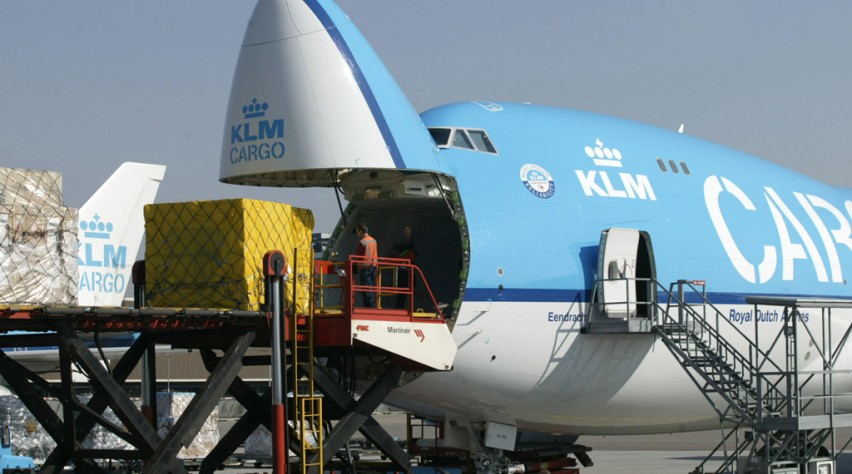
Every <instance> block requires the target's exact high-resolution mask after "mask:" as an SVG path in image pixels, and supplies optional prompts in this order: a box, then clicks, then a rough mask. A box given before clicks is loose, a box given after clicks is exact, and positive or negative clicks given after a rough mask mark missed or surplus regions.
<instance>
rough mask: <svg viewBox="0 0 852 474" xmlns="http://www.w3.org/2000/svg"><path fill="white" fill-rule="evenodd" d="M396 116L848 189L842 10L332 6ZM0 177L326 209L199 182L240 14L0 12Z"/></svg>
mask: <svg viewBox="0 0 852 474" xmlns="http://www.w3.org/2000/svg"><path fill="white" fill-rule="evenodd" d="M340 5H341V7H343V9H344V10H345V11H347V12H348V13H349V15H350V16H351V17H352V19H353V21H354V22H355V23H356V25H358V26H359V28H361V31H362V32H363V33H364V35H365V36H366V37H367V39H368V40H369V41H370V42H371V43H372V44H373V46H374V47H375V48H376V50H377V51H378V53H379V55H380V56H381V57H382V58H383V59H384V60H385V63H386V64H387V66H388V68H389V69H390V70H391V72H392V73H393V74H394V76H395V77H396V79H397V81H398V82H399V84H400V86H401V87H402V89H403V91H405V93H406V94H408V97H409V98H410V99H411V101H412V104H413V105H414V107H415V108H416V109H417V110H419V111H422V110H425V109H427V108H429V107H432V106H436V105H440V104H442V103H446V102H452V101H459V100H509V101H527V102H533V103H537V104H546V105H555V106H561V107H569V108H578V109H584V110H591V111H595V112H600V113H605V114H610V115H615V116H620V117H625V118H629V119H633V120H637V121H641V122H645V123H650V124H653V125H658V126H662V127H668V128H672V129H675V128H677V127H678V125H679V124H681V123H685V124H686V133H688V134H691V135H695V136H698V137H701V138H704V139H707V140H710V141H713V142H717V143H720V144H723V145H727V146H731V147H733V148H737V149H740V150H742V151H745V152H748V153H751V154H755V155H758V156H761V157H763V158H766V159H769V160H772V161H775V162H778V163H780V164H783V165H785V166H789V167H792V168H794V169H796V170H798V171H800V172H804V173H807V174H809V175H811V176H814V177H816V178H819V179H822V180H824V181H827V182H829V183H831V184H834V185H838V186H847V187H850V183H852V164H851V163H850V161H852V47H850V46H852V27H850V23H849V22H850V19H852V2H845V1H821V2H800V1H786V0H785V1H768V0H760V1H750V2H741V1H713V2H706V1H689V0H686V1H684V0H672V1H653V0H652V1H643V2H635V1H626V0H625V1H601V2H584V1H569V0H528V1H523V2H520V1H518V2H509V1H504V2H498V1H495V0H465V1H458V0H430V1H428V2H411V1H396V2H390V1H387V0H341V1H340ZM0 6H2V12H3V13H2V15H0V61H2V63H0V165H3V166H12V167H26V168H38V169H50V170H56V171H61V172H62V173H63V175H64V190H65V201H66V204H67V205H68V206H72V207H78V206H80V205H81V204H82V203H83V202H84V201H85V199H86V198H87V197H88V196H89V195H90V194H91V193H92V192H93V191H94V190H95V189H96V188H97V187H98V186H99V185H100V183H101V182H102V181H103V180H105V179H106V178H107V176H109V174H110V173H111V172H112V171H113V170H114V169H115V168H116V167H117V166H118V165H119V164H120V163H121V162H123V161H141V162H153V163H162V164H166V165H168V170H167V172H166V179H165V181H164V183H163V185H162V186H161V188H160V193H159V196H158V201H159V202H174V201H189V200H199V199H219V198H225V197H242V196H246V197H254V198H261V199H270V200H278V201H285V202H289V203H291V204H294V205H297V206H302V207H310V208H312V209H313V210H314V212H315V214H316V215H317V230H323V231H326V230H330V229H331V227H332V226H333V225H334V223H335V222H336V220H337V204H336V201H335V199H334V195H333V193H332V192H330V191H328V190H303V189H292V190H290V189H278V188H275V189H256V188H244V187H239V186H233V185H225V184H220V183H219V182H218V173H219V161H218V160H219V154H220V146H221V140H222V132H223V129H224V117H225V106H226V104H227V101H228V95H229V92H230V83H231V77H232V75H233V70H234V64H235V62H236V59H237V55H238V52H239V48H240V43H241V40H242V35H243V32H244V30H245V26H246V23H247V21H248V18H249V16H250V14H251V11H252V9H253V7H254V2H252V1H235V0H231V1H221V0H216V1H204V2H202V1H198V0H195V1H183V2H172V1H164V0H158V1H145V2H113V1H106V0H99V1H75V2H69V1H58V0H46V1H38V2H25V1H10V0H0Z"/></svg>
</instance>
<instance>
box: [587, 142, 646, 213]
mask: <svg viewBox="0 0 852 474" xmlns="http://www.w3.org/2000/svg"><path fill="white" fill-rule="evenodd" d="M584 151H585V152H586V156H588V157H589V158H591V159H592V162H593V163H594V164H595V165H596V166H597V167H598V168H596V169H592V170H589V171H584V170H574V172H575V173H576V175H577V179H578V180H579V181H580V186H581V187H582V188H583V194H585V195H586V196H590V197H591V196H601V197H611V198H626V199H641V200H650V201H656V200H657V196H656V194H654V188H653V187H652V186H651V181H650V180H649V179H648V177H647V176H645V175H643V174H636V175H634V174H630V173H620V172H618V171H617V170H618V169H619V168H621V167H622V166H623V162H622V159H623V156H622V154H621V151H620V150H619V149H618V148H607V147H604V143H603V142H602V141H601V140H600V139H598V140H595V147H594V148H592V147H590V146H587V147H586V148H585V150H584ZM602 168H603V169H602Z"/></svg>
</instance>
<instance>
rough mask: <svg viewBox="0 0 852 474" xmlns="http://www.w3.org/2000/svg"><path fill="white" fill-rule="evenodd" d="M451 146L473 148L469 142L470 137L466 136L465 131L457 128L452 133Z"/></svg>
mask: <svg viewBox="0 0 852 474" xmlns="http://www.w3.org/2000/svg"><path fill="white" fill-rule="evenodd" d="M453 147H454V148H469V149H471V150H472V149H473V144H471V143H470V139H469V138H467V133H465V131H464V130H460V129H457V130H456V131H455V133H453Z"/></svg>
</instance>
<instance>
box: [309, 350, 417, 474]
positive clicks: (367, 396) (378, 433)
mask: <svg viewBox="0 0 852 474" xmlns="http://www.w3.org/2000/svg"><path fill="white" fill-rule="evenodd" d="M401 375H402V369H401V368H399V367H394V366H392V367H390V368H388V369H387V370H386V371H385V372H384V373H383V374H382V376H381V377H379V378H378V379H377V380H376V381H375V382H373V384H372V385H371V386H370V388H368V389H367V391H366V392H365V393H364V395H362V396H361V398H360V399H358V400H357V401H356V400H355V399H354V398H352V397H351V396H350V395H349V393H348V392H347V391H346V390H345V389H343V388H342V387H340V385H338V384H337V383H336V382H334V381H333V380H332V379H331V378H329V377H328V376H327V375H325V373H324V372H323V371H322V370H314V382H315V383H316V384H317V386H318V387H319V389H320V390H321V391H322V392H323V393H324V394H325V395H326V396H327V397H328V398H329V400H330V401H331V402H332V403H334V404H335V405H337V406H338V407H339V408H341V409H342V410H344V411H345V412H346V413H347V415H346V416H344V417H343V418H342V419H341V420H340V421H339V422H338V423H337V424H336V425H335V426H334V429H333V430H332V431H331V433H330V434H329V436H328V437H327V438H326V441H325V445H324V446H323V459H331V458H332V457H333V456H334V454H335V453H336V452H337V451H338V450H339V449H340V448H342V447H343V446H344V445H345V444H346V443H347V442H348V441H349V440H350V439H351V438H352V435H353V434H355V432H356V431H361V433H362V434H363V435H364V436H365V437H366V438H367V439H369V440H370V442H371V443H373V444H374V445H375V446H376V447H377V448H378V449H379V450H380V451H381V452H382V453H383V454H384V455H385V456H387V457H388V459H389V460H390V461H391V462H393V463H394V464H395V465H396V466H397V467H399V468H400V469H403V470H406V471H408V470H410V468H411V459H410V458H409V457H408V453H406V452H405V450H403V449H402V447H400V446H399V444H397V443H396V441H395V440H394V439H393V437H392V436H391V435H389V434H388V433H387V432H386V431H385V430H384V428H382V426H381V425H379V423H378V422H377V421H376V420H375V419H374V418H373V416H372V413H373V411H374V410H375V409H376V407H378V406H379V404H381V403H382V402H383V401H384V400H385V398H386V397H387V395H388V393H390V391H391V390H393V389H394V388H395V387H396V385H397V382H398V381H399V377H400V376H401Z"/></svg>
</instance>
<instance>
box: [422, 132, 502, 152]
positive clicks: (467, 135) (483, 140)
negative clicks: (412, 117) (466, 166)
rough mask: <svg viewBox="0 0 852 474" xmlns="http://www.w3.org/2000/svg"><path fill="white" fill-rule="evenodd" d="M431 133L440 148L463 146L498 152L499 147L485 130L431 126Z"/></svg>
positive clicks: (468, 148)
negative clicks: (496, 146)
mask: <svg viewBox="0 0 852 474" xmlns="http://www.w3.org/2000/svg"><path fill="white" fill-rule="evenodd" d="M429 133H430V134H431V135H432V139H433V140H435V144H436V145H438V147H439V148H463V149H465V150H476V151H482V152H485V153H494V154H497V149H496V148H495V147H494V144H493V143H491V139H490V138H488V133H486V132H485V130H471V129H464V128H430V129H429Z"/></svg>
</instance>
